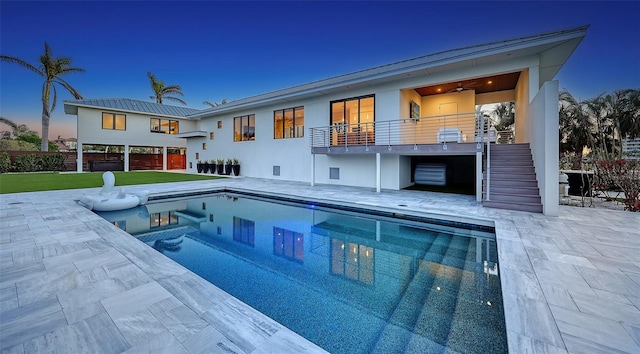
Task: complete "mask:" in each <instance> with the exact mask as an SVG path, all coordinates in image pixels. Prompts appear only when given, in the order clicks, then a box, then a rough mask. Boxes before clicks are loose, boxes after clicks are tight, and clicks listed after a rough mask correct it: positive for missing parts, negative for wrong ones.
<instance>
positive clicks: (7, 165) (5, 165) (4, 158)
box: [0, 152, 11, 173]
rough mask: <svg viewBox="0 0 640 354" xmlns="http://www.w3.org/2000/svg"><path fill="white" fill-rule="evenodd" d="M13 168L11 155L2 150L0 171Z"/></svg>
mask: <svg viewBox="0 0 640 354" xmlns="http://www.w3.org/2000/svg"><path fill="white" fill-rule="evenodd" d="M10 169H11V156H9V154H7V153H6V152H0V173H6V172H8V171H9V170H10Z"/></svg>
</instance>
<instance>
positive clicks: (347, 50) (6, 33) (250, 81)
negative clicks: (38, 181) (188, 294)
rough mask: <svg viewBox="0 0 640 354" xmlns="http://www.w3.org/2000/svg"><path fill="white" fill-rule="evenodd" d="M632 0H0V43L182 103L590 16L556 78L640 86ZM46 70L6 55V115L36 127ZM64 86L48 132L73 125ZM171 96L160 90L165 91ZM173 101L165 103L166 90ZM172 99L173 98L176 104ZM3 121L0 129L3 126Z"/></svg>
mask: <svg viewBox="0 0 640 354" xmlns="http://www.w3.org/2000/svg"><path fill="white" fill-rule="evenodd" d="M638 14H640V2H637V1H628V2H611V1H606V2H605V1H603V2H597V1H596V2H591V1H585V2H581V1H570V2H555V1H553V2H551V1H549V2H545V1H535V2H506V1H505V2H484V1H481V2H426V1H411V2H402V1H393V2H382V1H372V2H367V1H348V2H329V1H304V2H273V1H261V2H245V1H240V2H239V1H236V2H214V1H126V2H125V1H88V2H80V1H70V2H63V1H37V2H29V1H4V0H2V1H0V53H1V54H3V55H9V56H14V57H19V58H21V59H24V60H26V61H28V62H30V63H32V64H38V57H39V56H40V54H42V53H43V51H44V42H45V41H46V42H48V43H49V45H50V46H51V49H52V51H53V55H54V56H69V57H71V58H72V59H73V62H72V63H73V66H75V67H80V68H84V69H85V70H86V72H85V73H79V74H71V75H68V76H66V77H64V78H65V80H66V81H67V82H69V83H70V84H71V85H72V86H73V87H75V88H76V89H78V90H79V91H80V92H81V93H82V95H83V96H84V97H85V98H132V99H139V100H145V101H152V100H151V99H150V98H149V96H150V95H151V94H152V92H151V89H150V86H149V80H148V78H147V75H146V73H147V71H151V72H153V73H154V74H155V75H156V76H157V78H158V79H160V80H162V81H164V82H165V84H167V85H171V84H177V85H181V86H182V90H183V92H184V97H182V98H183V99H184V100H185V101H187V104H188V107H192V108H201V109H204V108H206V106H205V105H204V104H203V103H202V102H203V101H205V100H208V101H211V102H220V101H221V100H222V99H225V98H226V99H227V100H229V101H233V100H236V99H241V98H245V97H249V96H253V95H257V94H261V93H266V92H270V91H274V90H278V89H283V88H287V87H291V86H295V85H300V84H305V83H308V82H311V81H316V80H322V79H326V78H329V77H333V76H337V75H342V74H347V73H351V72H353V71H358V70H363V69H367V68H371V67H375V66H378V65H383V64H388V63H391V62H396V61H401V60H404V59H409V58H413V57H417V56H421V55H426V54H431V53H435V52H440V51H444V50H448V49H455V48H460V47H464V46H468V45H476V44H482V43H486V42H491V41H498V40H503V39H510V38H514V37H519V36H524V35H531V34H537V33H541V32H546V31H553V30H559V29H565V28H570V27H575V26H581V25H590V28H589V29H588V30H587V35H586V37H585V39H584V40H583V41H582V43H581V44H580V45H579V46H578V48H577V50H576V51H575V52H574V53H573V55H572V56H571V57H570V58H569V60H568V61H567V62H566V64H565V66H564V67H563V68H562V69H561V70H560V72H559V73H558V75H557V76H556V79H557V80H559V81H560V88H561V89H567V90H569V92H571V93H572V94H573V95H574V96H575V97H576V98H578V99H587V98H592V97H595V96H597V95H598V94H600V93H602V92H612V91H614V90H617V89H624V88H636V89H638V88H640V21H638ZM42 82H43V79H42V78H40V77H38V76H37V75H36V74H35V73H33V72H31V71H28V70H26V69H24V68H22V67H20V66H18V65H16V64H11V63H0V115H1V116H2V117H5V118H8V119H10V120H13V121H14V122H16V123H18V124H27V125H28V126H29V127H30V128H31V129H33V130H36V131H40V129H41V127H40V125H41V123H40V122H41V120H40V117H41V105H40V98H41V87H42ZM72 98H73V97H72V96H71V95H70V94H69V93H67V92H66V90H64V89H63V88H61V87H58V107H57V108H56V110H55V111H54V112H53V114H52V117H51V127H50V138H56V137H57V136H58V135H61V136H62V137H75V136H76V127H75V124H76V118H75V116H69V115H65V114H64V108H63V102H62V101H63V100H67V99H72ZM165 103H168V101H167V102H165ZM169 104H173V103H169ZM176 105H179V104H176ZM6 129H7V127H6V126H0V130H6Z"/></svg>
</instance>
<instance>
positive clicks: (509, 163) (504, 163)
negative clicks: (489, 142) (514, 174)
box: [491, 159, 533, 168]
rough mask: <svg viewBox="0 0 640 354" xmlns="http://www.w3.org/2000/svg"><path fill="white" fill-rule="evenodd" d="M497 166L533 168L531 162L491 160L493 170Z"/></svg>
mask: <svg viewBox="0 0 640 354" xmlns="http://www.w3.org/2000/svg"><path fill="white" fill-rule="evenodd" d="M496 166H503V167H506V166H533V163H532V162H531V160H513V159H510V160H498V161H495V160H491V168H493V167H496Z"/></svg>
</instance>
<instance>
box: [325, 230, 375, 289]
mask: <svg viewBox="0 0 640 354" xmlns="http://www.w3.org/2000/svg"><path fill="white" fill-rule="evenodd" d="M373 251H374V250H373V248H372V247H368V246H365V245H360V244H357V243H353V242H346V241H344V240H340V239H335V238H332V239H331V273H332V274H336V275H341V276H343V277H345V278H347V279H351V280H355V281H359V282H361V283H363V284H366V285H373V282H374V269H373V265H374V260H373V258H374V253H373Z"/></svg>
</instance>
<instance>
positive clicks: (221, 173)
mask: <svg viewBox="0 0 640 354" xmlns="http://www.w3.org/2000/svg"><path fill="white" fill-rule="evenodd" d="M216 166H217V168H218V174H219V175H223V174H224V165H216Z"/></svg>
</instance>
